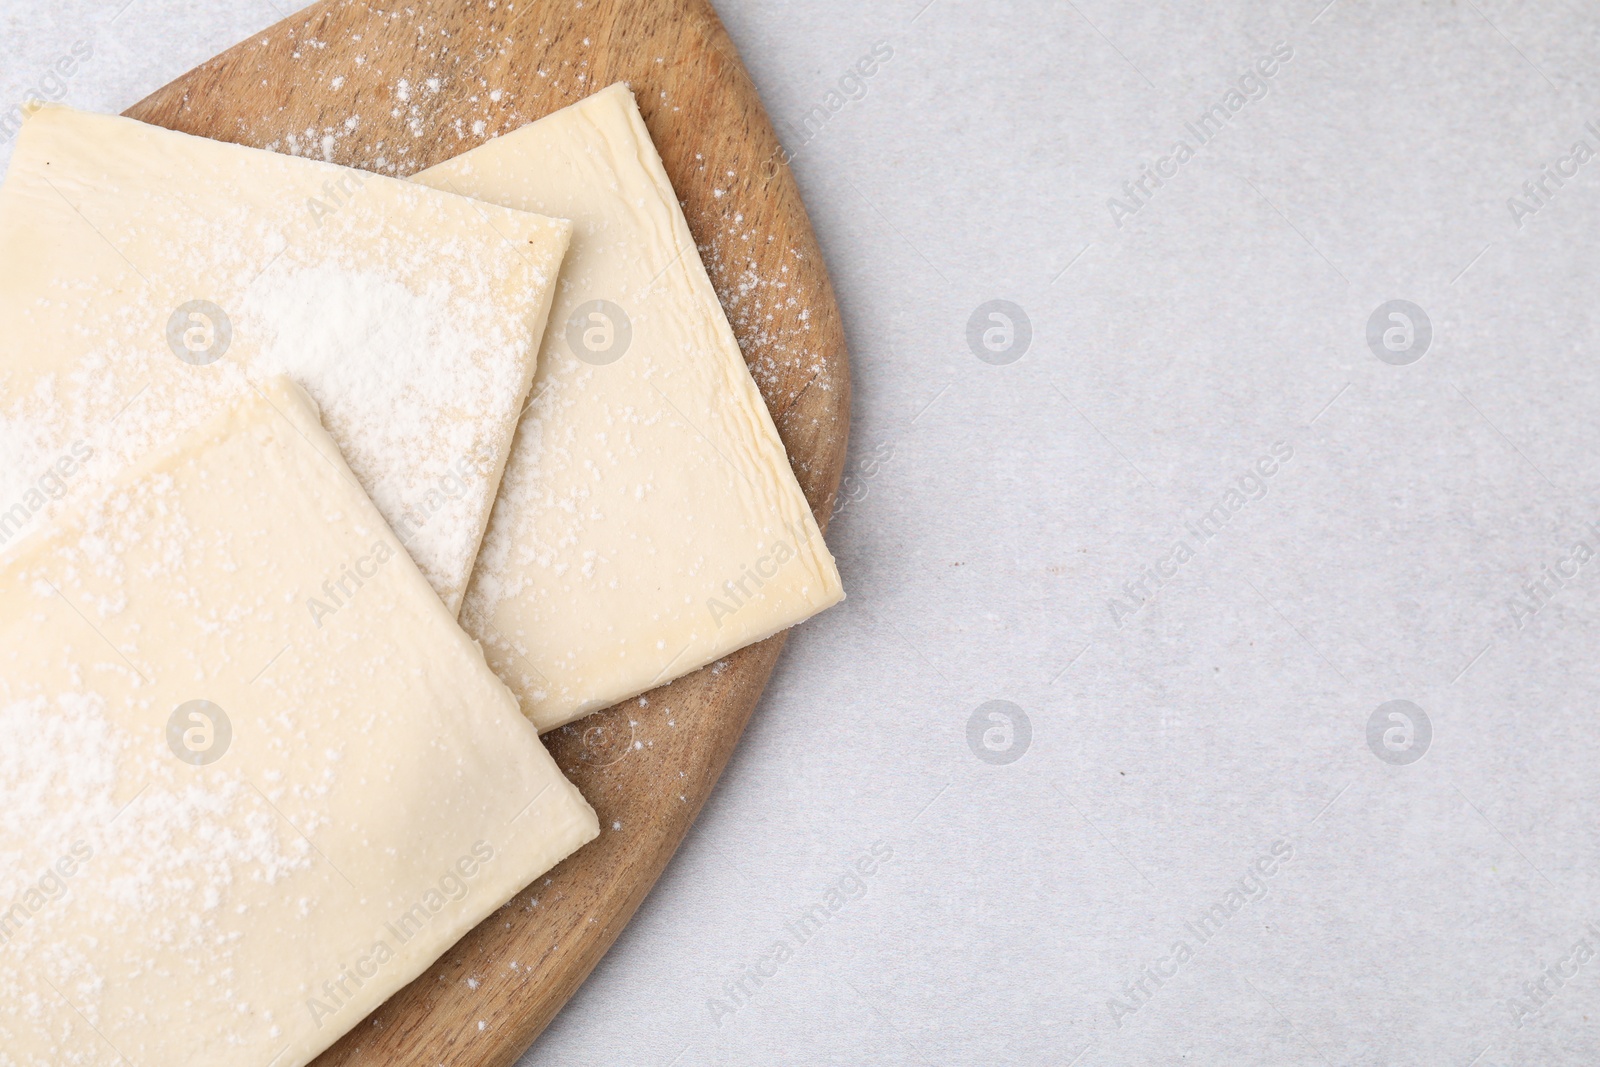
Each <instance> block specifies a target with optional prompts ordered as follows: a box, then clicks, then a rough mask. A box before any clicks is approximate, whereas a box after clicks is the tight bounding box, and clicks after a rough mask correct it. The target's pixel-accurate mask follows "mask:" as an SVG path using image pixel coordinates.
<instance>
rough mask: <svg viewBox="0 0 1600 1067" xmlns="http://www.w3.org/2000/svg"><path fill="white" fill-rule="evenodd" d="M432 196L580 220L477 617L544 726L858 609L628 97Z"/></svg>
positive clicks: (550, 122) (581, 115) (593, 105)
mask: <svg viewBox="0 0 1600 1067" xmlns="http://www.w3.org/2000/svg"><path fill="white" fill-rule="evenodd" d="M412 180H413V181H416V182H422V183H425V184H427V185H431V186H434V187H436V188H439V189H448V190H450V191H452V192H457V193H461V194H463V195H466V196H472V197H477V198H480V199H482V200H485V201H489V202H491V203H495V204H500V205H504V206H506V207H511V208H520V209H524V210H529V211H539V212H542V213H546V214H554V215H558V216H560V217H562V218H566V219H571V220H572V222H573V225H574V232H573V240H572V249H571V251H570V252H569V253H568V256H567V259H566V262H565V264H564V265H563V267H562V270H561V281H560V291H559V292H558V294H557V296H556V299H555V304H554V307H553V309H552V311H551V315H550V328H549V330H548V331H547V332H546V334H545V338H544V345H543V347H542V349H541V351H540V357H539V371H538V376H537V378H536V380H535V382H534V389H533V398H532V400H531V401H530V403H529V407H528V413H527V415H526V416H524V418H523V420H522V423H521V425H520V426H519V428H518V430H517V438H516V442H515V444H514V445H513V448H512V454H511V459H510V460H509V463H508V466H507V468H506V474H505V478H504V481H503V483H502V488H501V493H500V497H499V499H498V500H497V501H496V503H495V508H494V514H493V516H492V517H491V519H490V524H489V529H488V532H487V534H486V535H485V539H484V544H483V547H482V550H481V553H480V556H479V561H478V566H477V570H476V571H475V572H474V573H473V576H472V582H471V586H470V588H469V592H468V598H467V607H466V610H465V611H464V613H463V624H464V625H465V626H466V627H467V628H468V630H470V631H471V632H472V633H473V634H474V636H476V637H477V638H478V640H479V641H481V642H482V643H483V645H484V647H485V649H486V650H487V651H488V655H489V662H490V663H491V665H493V667H494V668H495V670H496V671H497V672H498V673H499V674H500V676H501V677H502V678H504V679H505V680H506V682H507V683H508V684H509V685H510V686H511V688H512V690H513V691H515V692H516V694H517V696H518V698H519V699H520V700H521V702H522V709H523V711H524V712H526V713H527V715H528V716H529V718H531V719H532V720H533V721H534V723H535V724H537V725H538V727H539V729H540V730H551V729H554V728H555V727H557V726H560V725H562V724H563V723H566V722H570V721H572V720H573V719H576V718H578V717H579V716H581V715H584V714H586V713H588V712H590V711H594V710H596V709H598V708H603V707H606V706H608V705H610V704H614V703H616V702H617V701H619V700H623V699H625V698H627V697H630V696H634V695H636V694H638V693H641V692H644V691H645V690H647V689H651V688H653V687H655V686H657V685H662V684H664V683H666V682H670V681H671V680H673V679H674V678H677V677H679V676H680V675H684V674H687V673H689V672H690V671H692V670H695V669H696V668H699V667H702V666H704V665H705V664H707V663H711V662H712V661H714V660H717V659H719V658H721V657H722V656H725V655H727V654H728V653H730V652H733V651H736V650H737V649H740V648H743V647H744V646H745V645H748V644H751V643H752V642H755V641H759V640H761V639H763V638H765V637H769V636H771V635H772V634H774V633H777V632H778V631H779V630H782V629H785V628H786V627H789V626H793V625H794V624H795V623H798V622H800V621H802V620H804V619H806V618H809V617H810V616H811V615H813V614H815V613H816V612H818V611H821V610H823V609H824V608H827V607H829V606H830V605H832V604H835V603H837V602H838V601H839V600H841V599H843V597H844V590H843V588H842V586H841V585H840V582H839V572H838V569H837V568H836V567H835V566H834V562H833V557H832V556H831V555H829V553H828V549H827V546H826V545H824V544H823V541H822V534H821V531H820V530H819V529H818V528H817V524H816V522H815V521H814V520H813V518H812V515H811V509H810V507H809V505H808V504H807V503H806V499H805V495H804V493H802V492H801V490H800V485H799V483H798V482H797V481H796V480H795V477H794V472H793V471H792V470H791V469H790V467H789V460H788V457H787V455H786V454H785V452H784V448H783V442H782V441H781V440H780V439H779V437H778V431H777V428H776V427H775V426H774V425H773V422H772V417H771V415H770V414H769V413H768V411H767V406H766V404H765V403H764V402H763V401H762V399H761V393H760V391H759V390H758V389H757V388H756V384H755V382H754V381H753V380H752V379H751V377H750V372H749V370H748V369H747V368H746V366H745V362H744V357H743V356H742V355H741V354H740V351H739V344H738V341H737V340H736V339H735V337H734V334H733V330H732V328H731V327H730V326H729V325H728V320H727V318H726V316H725V315H724V314H723V311H722V307H721V305H720V304H719V303H718V301H717V294H716V291H715V290H714V289H713V288H712V285H711V280H710V278H709V277H708V276H707V275H706V270H705V266H704V264H702V263H701V261H700V256H699V254H698V252H697V250H696V248H695V244H694V238H693V236H692V235H691V234H690V232H689V226H688V223H687V222H686V221H685V219H684V217H683V210H682V209H681V208H680V207H679V205H678V199H677V196H676V194H675V193H674V192H673V190H672V185H671V183H670V182H669V181H668V179H667V174H666V170H665V169H664V168H663V167H662V165H661V157H660V156H659V155H658V154H657V153H656V150H655V146H654V144H652V143H651V140H650V134H649V131H647V130H646V129H645V125H644V120H643V119H642V118H641V117H640V115H639V109H638V107H637V105H636V104H635V103H634V99H633V94H632V93H631V92H630V91H629V90H628V88H627V87H626V86H625V85H620V84H618V85H613V86H611V87H609V88H607V89H604V90H602V91H600V92H598V93H596V94H594V95H593V96H591V97H589V98H588V99H586V100H583V101H580V102H579V103H577V104H574V105H572V106H571V107H568V108H564V109H563V110H561V111H558V112H556V113H555V114H553V115H549V116H547V117H546V118H543V119H540V120H539V121H537V122H534V123H531V124H529V125H527V126H524V127H523V128H522V129H520V130H517V131H515V132H514V133H510V134H507V135H506V136H504V137H500V138H497V139H496V140H493V141H491V142H489V143H488V144H486V145H483V146H482V147H480V148H476V149H474V150H472V151H471V152H467V153H465V154H464V155H461V156H458V157H457V158H456V159H453V160H451V161H449V162H447V163H443V164H441V165H439V166H437V167H434V168H432V169H430V170H426V171H423V172H422V173H421V174H419V175H417V176H415V177H414V178H413V179H412Z"/></svg>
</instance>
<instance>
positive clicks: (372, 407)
mask: <svg viewBox="0 0 1600 1067" xmlns="http://www.w3.org/2000/svg"><path fill="white" fill-rule="evenodd" d="M569 235H570V227H569V225H568V224H567V223H566V222H565V221H560V220H553V219H548V218H542V217H539V216H535V215H530V214H526V213H524V212H520V211H509V210H506V209H504V208H500V207H495V206H493V205H486V204H481V203H478V202H476V201H471V200H467V199H463V198H461V197H457V196H453V195H450V194H448V193H438V192H435V191H433V190H430V189H425V188H423V187H421V186H418V185H414V184H412V183H409V182H403V181H400V180H398V179H394V178H384V177H379V176H376V175H371V174H364V173H362V172H359V171H353V170H347V169H345V168H342V167H336V166H333V165H331V164H326V163H319V162H315V161H312V160H308V159H297V158H291V157H288V156H281V155H276V154H273V153H271V152H262V151H257V150H255V149H250V148H242V147H240V146H238V145H232V144H225V143H223V142H220V141H210V140H204V139H202V138H198V137H190V136H187V135H185V134H180V133H173V132H171V131H169V130H163V129H159V128H157V127H154V126H148V125H145V124H144V123H140V122H135V121H133V120H131V119H124V118H116V117H110V116H104V115H89V114H83V113H79V112H75V111H72V110H69V109H67V108H62V107H54V106H51V107H45V108H43V109H42V110H40V111H38V112H37V113H36V114H34V115H33V116H32V117H31V118H30V119H28V121H27V122H26V124H25V125H24V126H23V129H22V133H21V135H20V136H19V138H18V141H17V145H16V151H15V154H14V155H13V156H12V160H11V168H10V172H9V174H8V175H7V178H6V182H5V186H4V188H3V189H0V322H3V323H4V324H5V328H4V331H3V334H0V548H3V547H4V546H7V545H9V544H12V543H14V542H15V541H16V540H18V539H19V538H20V537H21V536H22V531H24V530H26V529H27V528H30V527H31V526H32V525H34V524H35V523H36V521H37V520H38V519H39V518H40V513H41V512H47V511H49V510H50V507H48V506H46V505H45V504H44V503H43V502H44V501H45V500H46V498H48V497H49V496H51V495H54V493H53V491H54V490H55V489H56V488H57V487H56V484H55V482H56V479H54V478H52V477H51V476H50V475H49V473H48V472H49V471H50V469H51V468H52V466H54V465H55V464H56V462H57V461H58V460H59V459H60V458H61V457H62V456H64V455H70V454H71V451H72V449H73V447H74V445H75V444H76V443H78V442H80V441H81V442H83V444H84V446H85V447H87V448H89V449H90V450H91V451H92V452H93V453H94V455H95V462H94V463H92V464H90V468H89V470H88V471H87V472H80V473H78V474H76V475H74V477H73V478H72V479H70V480H68V481H67V482H66V488H67V490H69V491H70V492H71V493H72V494H79V493H82V494H83V495H84V496H85V497H86V498H92V496H93V495H94V493H95V492H96V491H97V490H96V488H95V486H97V485H99V484H103V482H104V480H105V479H106V478H109V477H113V476H114V475H115V472H116V471H117V470H118V469H120V467H121V466H123V465H124V464H126V463H127V462H129V461H131V460H133V459H136V458H137V457H139V456H140V455H143V454H145V453H147V452H148V451H149V450H150V449H152V448H155V447H157V446H159V445H160V444H161V443H162V442H165V441H170V440H171V439H172V438H173V437H174V436H175V435H177V434H179V433H181V432H182V431H183V430H185V429H188V428H190V427H193V426H195V425H198V424H199V423H200V422H201V421H203V420H204V418H205V417H206V416H207V414H208V413H209V412H210V411H212V410H213V409H214V408H215V405H216V404H217V403H218V402H219V399H220V398H222V397H225V396H227V395H230V393H231V392H232V391H233V390H235V389H237V388H240V387H241V385H242V381H243V379H246V378H249V379H257V380H259V379H261V378H264V377H268V376H271V375H273V374H280V373H282V374H288V375H290V376H291V377H293V378H294V379H295V381H296V382H298V383H299V384H300V385H301V386H303V387H304V388H305V389H306V390H307V391H308V392H310V393H311V395H312V396H313V397H314V398H315V399H316V401H317V403H318V404H319V405H320V406H321V409H322V414H323V418H324V419H325V421H326V422H327V428H328V430H329V432H330V433H332V434H333V437H334V439H335V440H336V441H338V442H339V447H340V449H341V450H342V451H343V453H344V456H345V458H346V460H347V461H348V462H349V464H350V466H351V467H352V468H353V469H354V471H355V473H356V477H357V478H358V479H359V480H360V481H361V484H362V485H363V486H364V487H365V488H366V490H367V492H368V495H370V496H371V497H372V498H373V500H374V501H375V502H376V504H377V505H378V510H379V511H380V512H382V513H383V515H384V517H385V518H387V519H388V520H389V523H390V525H391V526H392V527H393V528H394V529H395V530H396V532H397V533H398V534H399V535H400V536H401V538H402V540H403V541H404V543H405V545H406V548H407V550H408V551H409V552H410V553H411V555H412V556H413V558H414V559H415V560H416V561H417V564H418V565H419V566H420V567H421V568H422V571H423V573H424V574H425V575H427V577H428V579H429V581H430V582H432V583H433V586H434V588H435V589H436V590H437V591H438V593H439V595H440V596H441V597H442V598H443V599H444V601H445V603H446V604H448V605H449V606H450V607H451V608H452V609H453V610H454V609H458V608H459V606H460V602H461V597H462V594H463V593H464V591H465V588H466V582H467V576H468V575H469V574H470V572H471V569H472V563H473V560H474V558H475V557H476V555H477V551H478V545H479V543H480V541H481V539H482V535H483V530H484V527H485V524H486V523H487V521H488V516H489V509H490V506H491V504H492V502H493V500H494V496H495V490H496V488H497V486H498V484H499V480H500V474H501V471H502V470H503V468H504V463H505V458H506V455H507V454H508V452H509V450H510V447H511V437H512V433H513V431H514V429H515V427H516V423H517V418H518V416H519V414H520V413H521V410H522V407H523V404H524V403H525V401H526V399H527V391H528V386H529V383H530V382H531V380H532V377H533V370H534V359H535V356H536V354H537V338H538V337H539V336H540V335H541V334H542V332H543V330H544V324H545V316H546V314H547V312H548V310H549V304H550V298H551V295H552V293H553V291H554V286H555V279H556V274H557V270H558V268H559V266H560V263H561V257H562V255H563V254H564V253H565V251H566V247H567V242H568V238H569ZM199 302H204V305H210V306H211V307H214V308H216V309H220V312H221V314H222V316H225V325H224V321H223V320H222V319H219V318H218V316H217V315H216V313H215V312H212V311H210V310H209V308H207V307H206V306H204V305H202V304H200V303H199ZM229 331H231V336H227V335H228V333H229ZM224 337H226V345H225V347H220V346H219V344H218V341H219V338H224ZM213 356H216V357H218V358H217V359H216V361H215V362H211V363H204V362H203V361H204V360H206V359H211V358H212V357H213ZM196 361H201V362H196ZM41 482H42V483H43V484H41Z"/></svg>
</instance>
